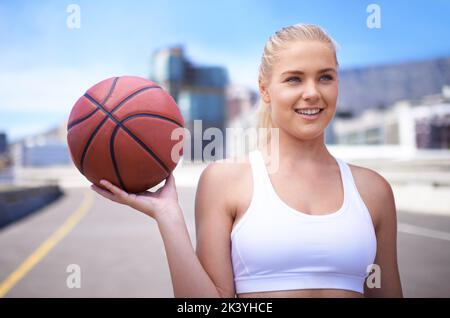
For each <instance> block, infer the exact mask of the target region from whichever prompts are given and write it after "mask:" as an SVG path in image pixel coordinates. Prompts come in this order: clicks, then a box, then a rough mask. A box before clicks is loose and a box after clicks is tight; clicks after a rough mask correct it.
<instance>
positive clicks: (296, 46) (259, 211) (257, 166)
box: [92, 24, 402, 297]
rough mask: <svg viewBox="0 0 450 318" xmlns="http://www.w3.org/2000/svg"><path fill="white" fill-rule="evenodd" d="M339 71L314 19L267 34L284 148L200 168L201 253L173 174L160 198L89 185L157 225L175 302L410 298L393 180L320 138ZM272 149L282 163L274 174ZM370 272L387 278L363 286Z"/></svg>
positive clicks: (270, 92) (264, 121) (272, 123)
mask: <svg viewBox="0 0 450 318" xmlns="http://www.w3.org/2000/svg"><path fill="white" fill-rule="evenodd" d="M337 68H338V62H337V59H336V47H335V44H334V41H333V40H332V39H331V38H330V37H329V36H328V35H327V34H326V33H325V31H324V30H323V29H321V28H320V27H318V26H315V25H307V24H298V25H293V26H289V27H286V28H283V29H281V30H280V31H278V32H276V33H275V34H274V35H273V36H272V37H271V38H270V39H269V40H268V42H267V43H266V46H265V48H264V53H263V56H262V60H261V66H260V73H259V88H260V94H261V100H262V104H261V126H262V127H265V128H274V129H278V139H277V145H278V147H277V148H273V149H270V147H268V145H263V147H262V148H261V149H259V150H255V151H252V152H251V153H250V155H249V156H248V157H246V160H245V161H244V162H241V163H236V162H235V163H233V162H229V163H225V162H215V163H212V164H210V165H209V166H208V167H207V168H206V169H205V170H204V171H203V173H202V175H201V177H200V181H199V184H198V188H197V194H196V199H195V216H196V220H195V223H196V235H197V248H196V249H195V250H194V248H193V246H192V244H191V241H190V239H189V235H188V231H187V228H186V224H185V221H184V218H183V212H182V210H181V208H180V206H179V204H178V198H177V190H176V186H175V180H174V178H173V176H172V175H170V176H169V177H168V179H167V180H166V183H165V185H164V186H163V187H162V188H160V189H159V190H158V191H156V192H155V193H150V192H146V193H142V194H138V195H135V194H128V193H125V192H124V191H122V190H121V189H119V188H117V187H116V186H114V185H112V184H111V183H109V182H107V181H103V182H102V184H103V186H104V187H105V188H106V189H108V190H109V191H105V190H104V189H101V188H99V187H96V186H92V188H93V189H94V190H95V191H96V192H98V193H99V194H101V195H103V196H104V197H106V198H108V199H110V200H113V201H115V202H118V203H121V204H126V205H129V206H130V207H132V208H135V209H136V210H139V211H141V212H143V213H145V214H147V215H149V216H151V217H152V218H154V219H155V220H156V221H157V224H158V226H159V230H160V232H161V235H162V238H163V241H164V245H165V249H166V254H167V258H168V263H169V267H170V273H171V278H172V283H173V290H174V295H175V297H235V296H238V297H363V296H366V297H402V288H401V283H400V277H399V271H398V265H397V250H396V240H397V239H396V233H397V230H396V209H395V202H394V198H393V194H392V190H391V187H390V185H389V184H388V182H387V181H386V180H385V179H384V178H382V177H381V176H380V175H379V174H377V173H376V172H374V171H371V170H369V169H366V168H363V167H358V166H354V165H349V164H347V163H345V162H344V161H342V160H340V159H338V158H335V157H333V156H332V155H331V154H330V153H329V152H328V150H327V148H326V146H325V143H324V131H325V128H326V127H327V125H328V124H329V123H330V121H331V120H332V118H333V116H334V114H335V112H336V100H337V96H338V72H337ZM275 149H276V151H277V153H274V151H275ZM275 156H277V160H278V169H276V171H274V172H273V173H268V169H267V165H268V164H270V163H271V161H272V160H273V159H274V158H275ZM374 264H375V266H374ZM371 268H374V269H375V271H376V273H375V272H374V279H375V280H376V279H377V278H378V280H379V281H378V282H376V281H374V282H372V284H367V280H368V276H369V272H370V270H371Z"/></svg>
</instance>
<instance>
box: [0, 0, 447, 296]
mask: <svg viewBox="0 0 450 318" xmlns="http://www.w3.org/2000/svg"><path fill="white" fill-rule="evenodd" d="M118 3H119V2H118ZM230 3H231V4H230V5H229V6H230V7H227V5H224V4H220V5H219V4H217V5H212V4H210V3H209V2H206V1H198V2H196V3H194V4H193V5H192V6H191V7H189V6H186V5H185V4H183V3H182V2H181V1H168V2H167V3H165V2H164V3H163V2H159V1H153V2H149V4H147V5H145V8H144V7H140V6H142V4H135V8H134V9H133V8H128V7H126V6H125V5H124V3H121V4H111V5H109V4H108V5H107V4H106V3H104V2H100V3H97V4H96V5H90V4H88V3H87V2H82V1H81V3H79V4H77V6H78V7H75V11H72V10H69V7H68V6H69V5H70V4H69V3H62V4H55V2H43V3H41V4H40V5H37V4H35V3H32V2H27V1H18V2H17V3H16V2H15V3H14V4H11V3H5V2H0V20H1V21H3V23H0V35H1V37H2V41H1V44H0V48H1V49H2V50H3V53H2V55H0V60H1V62H0V63H1V65H2V70H1V72H2V73H3V74H1V75H0V296H10V297H30V296H31V297H54V296H56V297H57V296H63V297H82V296H84V297H86V296H87V297H114V296H115V297H134V296H142V297H171V296H172V291H171V286H170V277H169V275H168V269H167V264H166V263H165V258H164V257H165V256H164V251H163V246H162V242H161V240H160V238H159V237H158V230H157V228H156V227H155V224H154V223H152V222H151V221H147V219H146V218H145V217H143V216H141V215H139V214H137V213H133V212H131V211H129V212H127V213H124V212H123V210H125V209H126V208H123V207H119V206H115V205H114V204H112V203H110V202H106V201H105V200H104V199H101V198H100V197H98V196H93V194H92V193H91V192H90V191H89V190H88V188H87V186H88V185H89V182H88V181H87V180H86V179H84V177H83V176H82V175H81V174H80V173H79V172H78V171H77V170H76V168H75V167H74V165H73V163H72V160H71V158H70V154H69V152H68V147H67V142H66V135H67V134H66V131H67V129H66V125H67V117H68V113H69V112H70V109H71V107H72V105H73V103H74V102H75V101H76V99H77V97H78V96H80V95H81V94H83V93H84V91H85V90H86V89H87V88H89V87H90V86H92V85H93V84H95V83H96V82H98V81H99V80H102V79H104V78H107V77H110V76H113V75H114V76H115V75H139V76H143V77H146V78H148V79H150V80H152V81H154V82H157V83H159V84H161V85H162V86H163V87H164V88H165V89H167V90H168V91H169V92H170V94H171V95H172V96H173V97H174V98H175V100H176V101H177V104H178V106H179V108H180V110H181V112H182V114H183V117H184V119H185V121H186V126H187V128H188V129H189V130H190V131H191V136H192V137H193V140H192V142H194V141H195V140H201V141H202V142H203V146H205V142H206V143H207V141H204V140H203V138H202V136H203V132H204V131H205V130H206V129H207V128H210V127H216V128H219V129H220V130H222V131H223V132H224V133H225V130H226V128H228V127H233V128H244V129H246V128H251V127H255V125H256V119H257V112H258V105H259V94H258V91H257V86H256V84H257V68H258V66H259V58H260V55H259V54H261V52H262V48H263V46H264V44H265V41H266V40H267V38H268V37H269V36H270V35H271V34H272V33H273V32H274V31H275V30H276V29H278V28H280V27H282V26H285V25H289V24H293V23H298V22H312V23H317V24H320V25H322V26H324V27H325V29H326V30H328V31H329V32H330V34H331V36H333V37H334V38H335V39H336V40H337V42H338V43H340V45H341V48H340V51H339V52H338V59H340V65H341V66H340V70H339V77H340V91H339V99H338V105H337V112H336V115H335V118H334V120H333V121H332V123H331V124H330V125H329V127H328V128H327V130H326V136H325V140H326V144H327V146H328V147H329V149H330V152H332V153H333V154H334V155H335V156H337V157H340V158H343V159H344V160H346V161H347V162H349V163H352V164H357V165H362V166H365V167H369V168H371V169H374V170H376V171H377V172H379V173H380V174H382V175H383V176H384V177H385V178H386V179H387V180H388V181H389V182H390V183H391V185H392V188H393V190H394V195H395V199H396V205H397V209H398V220H399V223H398V230H399V242H398V246H399V247H398V249H399V263H400V270H401V276H402V283H403V288H404V292H405V296H408V297H450V284H449V283H450V45H449V43H450V42H449V41H445V40H444V39H448V35H449V32H450V23H449V22H448V14H449V13H450V3H447V2H442V1H435V2H430V3H429V4H428V2H425V1H418V2H417V6H415V7H414V8H412V7H411V6H409V5H408V3H407V2H405V1H398V2H396V3H395V4H392V2H389V3H388V2H386V1H378V2H377V3H378V6H379V8H380V10H381V21H382V25H381V28H379V29H370V28H368V26H367V23H366V18H367V16H369V15H370V12H368V11H366V9H367V6H368V5H369V4H370V3H369V2H366V1H361V2H359V3H358V1H356V2H354V3H353V4H351V5H350V4H348V3H346V5H338V4H334V3H332V2H331V1H321V2H320V3H319V4H316V5H312V6H310V7H308V4H307V3H306V2H299V3H297V2H296V3H295V4H294V3H290V4H291V6H292V7H295V8H296V9H298V14H292V13H290V12H288V11H289V10H286V9H277V7H278V6H276V5H275V1H272V2H270V1H269V2H268V3H265V4H263V5H260V4H259V3H256V2H255V1H250V0H249V1H242V3H241V2H239V1H230ZM269 3H270V4H269ZM102 5H103V7H102ZM257 6H258V7H259V9H256V7H257ZM322 6H323V7H322ZM319 7H320V8H321V9H323V10H317V8H319ZM76 8H78V9H76ZM106 8H108V9H110V10H109V11H108V10H106ZM152 8H159V9H161V12H160V16H153V19H155V20H154V21H156V22H155V23H159V24H162V25H163V26H165V27H167V39H165V40H164V41H162V40H160V37H164V35H161V34H164V28H157V27H156V29H157V30H153V29H152V28H151V26H152V25H151V24H149V23H150V22H149V21H150V18H149V17H145V18H143V16H142V14H143V13H142V11H145V12H147V13H149V12H150V11H151V9H152ZM306 8H307V9H306ZM66 9H67V10H66ZM144 9H145V10H144ZM76 10H80V17H81V24H80V27H79V28H72V29H71V28H69V27H66V24H67V23H66V22H67V21H66V19H67V18H68V17H69V16H70V15H71V14H74V12H76ZM196 10H197V11H196ZM253 10H254V11H258V12H257V13H259V14H261V16H262V17H264V18H267V19H266V20H264V19H263V18H261V19H257V18H254V19H255V20H254V21H253V20H252V18H251V16H252V13H251V12H253ZM316 11H320V12H318V13H317V12H316ZM168 12H169V13H168ZM218 12H219V13H220V12H222V13H224V15H225V16H226V17H228V18H229V19H230V20H229V21H225V22H227V23H228V24H227V25H226V26H223V23H224V21H223V20H219V21H218V24H221V26H220V27H219V26H217V24H216V23H215V22H214V19H218V18H217V17H218V16H217V14H218ZM230 12H231V13H232V14H231V13H230ZM336 12H337V13H336ZM94 13H96V14H98V15H99V16H101V17H102V19H103V20H102V21H104V23H105V24H106V26H102V25H101V24H95V23H93V22H92V20H93V19H94V17H95V14H94ZM149 14H150V13H149ZM56 15H57V16H58V17H57V18H55V16H56ZM119 16H120V17H124V20H125V22H123V23H122V27H123V29H124V30H122V29H120V28H119V27H117V26H116V25H115V24H114V26H112V25H113V23H114V21H118V20H117V19H116V18H117V17H119ZM144 16H145V15H144ZM269 16H271V17H272V19H268V17H269ZM334 16H340V17H341V18H342V19H343V20H345V21H348V23H349V25H347V26H344V25H343V24H342V23H340V24H339V23H336V22H333V23H332V22H330V19H329V18H332V17H334ZM419 16H420V17H422V18H423V19H415V17H419ZM33 17H36V18H33ZM176 17H177V18H178V19H179V20H175V18H176ZM189 17H190V18H189ZM399 17H402V18H401V19H399ZM134 18H135V19H134ZM15 19H17V23H13V21H14V20H15ZM202 19H204V20H202ZM245 19H247V20H250V21H247V22H246V23H244V22H243V21H245ZM395 19H399V21H400V22H403V24H402V23H400V22H398V23H397V24H395V25H394V23H393V22H392V21H393V20H395ZM135 20H136V21H138V22H135ZM165 20H168V21H174V23H175V26H173V27H170V28H169V27H168V24H169V22H167V21H165ZM199 21H200V22H199ZM236 21H239V22H236ZM267 21H269V22H267ZM430 21H432V22H430ZM252 22H255V24H256V26H255V27H254V28H252ZM266 22H267V25H265V24H266ZM57 23H60V24H62V26H59V28H61V29H62V31H61V32H60V33H58V32H56V31H53V30H54V28H55V25H56V24H57ZM97 23H98V22H97ZM177 23H178V24H177ZM190 23H192V24H195V23H196V24H197V25H198V28H197V29H190V28H191V26H190ZM15 24H20V25H17V26H12V25H15ZM118 24H119V25H120V24H121V23H120V22H118ZM235 24H237V25H235ZM263 24H264V28H263V29H264V32H257V31H256V30H255V29H256V28H257V27H258V26H260V25H263ZM130 25H131V26H130ZM355 25H356V26H357V27H355ZM108 26H112V27H111V29H110V30H109V31H108V32H106V30H107V29H108V28H107V27H108ZM13 28H14V31H13ZM146 28H147V29H148V32H147V33H146V32H143V31H142V29H144V30H145V29H146ZM184 28H185V29H184ZM209 28H210V30H209ZM137 29H141V31H137V32H136V33H137V34H136V35H135V34H133V32H134V30H137ZM99 30H100V31H99ZM253 31H254V32H255V37H253V33H252V32H253ZM77 32H78V33H80V34H76V33H77ZM115 32H117V33H115ZM189 32H191V33H189ZM196 32H197V33H196ZM377 32H378V34H377ZM239 33H243V37H244V40H238V39H239V38H240V36H239ZM192 34H196V36H198V38H197V37H193V36H192ZM203 34H205V36H204V37H203V36H202V35H203ZM374 34H376V35H374ZM16 35H20V41H19V40H17V39H16V38H14V36H16ZM206 35H207V36H206ZM158 36H159V37H158ZM133 37H138V39H137V40H136V41H137V42H139V43H141V42H142V41H152V38H154V39H155V43H157V45H150V46H149V45H144V46H138V47H135V48H133V43H134V42H129V41H130V40H129V38H133ZM139 37H140V38H139ZM221 37H223V41H220V39H221ZM67 38H69V40H68V39H67ZM202 38H203V39H202ZM245 38H246V39H247V40H245ZM234 39H236V44H234ZM341 40H342V41H341ZM27 41H29V42H27ZM97 41H98V42H99V45H100V46H102V45H104V49H103V50H101V49H98V45H96V48H97V49H96V50H94V49H93V52H92V55H91V56H89V54H88V53H85V50H81V49H82V48H83V47H90V46H92V45H93V43H95V42H97ZM225 41H226V43H224V42H225ZM110 42H114V43H110ZM120 42H123V43H121V44H119V43H120ZM247 42H249V43H250V42H251V43H252V45H253V48H252V49H250V48H249V47H248V46H247V45H249V44H248V43H247ZM23 43H31V44H29V45H25V44H23ZM255 43H256V44H255ZM346 43H347V44H346ZM353 43H358V45H356V44H355V45H353ZM374 43H375V44H374ZM8 45H9V47H8ZM31 45H33V48H32V47H30V46H31ZM61 46H62V48H61ZM64 46H65V47H64ZM127 46H128V48H127ZM76 47H78V49H76ZM122 47H123V48H124V51H125V52H128V54H129V55H128V56H127V55H124V54H125V53H121V54H119V53H117V52H116V51H117V50H121V49H122ZM130 47H131V48H130ZM149 47H150V48H149ZM210 47H211V48H213V49H209V50H208V49H206V48H210ZM55 48H58V49H59V50H60V51H58V52H59V53H54V52H55V50H56V49H55ZM80 48H81V49H80ZM199 48H200V49H199ZM14 50H16V51H14ZM137 50H139V52H140V53H139V54H135V53H134V52H135V51H137ZM246 51H251V54H250V53H248V52H246ZM346 51H347V53H345V52H346ZM230 52H232V53H233V54H234V55H232V53H230ZM349 52H351V53H349ZM413 53H417V54H413ZM33 54H36V56H34V57H33ZM122 54H123V55H122ZM80 56H82V60H89V59H92V61H90V62H86V63H85V64H82V63H80V60H81V58H80ZM241 56H242V60H243V61H242V62H231V61H235V60H239V58H240V57H241ZM360 56H364V57H360ZM36 57H37V58H40V59H41V60H40V62H41V63H43V65H44V68H42V70H43V69H45V67H48V68H49V69H51V71H50V72H48V73H45V74H43V76H42V78H40V76H39V70H40V69H39V68H38V66H39V65H38V64H39V63H40V62H39V60H38V59H37V58H36ZM138 58H139V59H140V62H139V63H140V64H139V63H137V64H133V62H130V61H128V60H133V59H138ZM59 59H61V61H63V62H61V61H59V63H57V62H56V61H58V60H59ZM104 60H106V62H105V61H104ZM228 60H229V61H230V63H228ZM72 61H73V63H75V64H74V65H75V67H74V68H71V67H70V66H71V62H72ZM53 62H54V65H53V64H52V63H53ZM96 63H97V65H96ZM103 63H105V64H107V65H108V66H107V67H104V65H105V64H103ZM246 64H252V66H249V65H246ZM98 65H100V66H101V67H97V66H98ZM14 67H16V69H15V68H14ZM28 67H29V69H27V68H28ZM102 67H103V68H102ZM77 68H80V69H81V72H80V71H79V70H77ZM138 68H139V70H138ZM55 69H59V70H61V71H60V72H55V71H54V70H55ZM91 69H95V70H94V71H92V72H91V71H90V70H91ZM84 73H86V76H85V77H84V78H83V74H84ZM241 75H242V76H241ZM71 76H74V77H75V78H74V80H73V81H72V80H67V78H68V77H71ZM58 82H63V83H65V84H64V85H67V84H70V83H73V85H72V86H70V88H68V86H67V87H64V88H62V86H61V85H59V84H58ZM30 84H31V85H30ZM34 84H36V85H37V86H38V88H36V89H34V88H33V87H34V86H33V85H34ZM52 87H54V89H52ZM1 96H3V98H2V97H1ZM27 96H28V97H29V98H26V97H27ZM41 99H42V100H41ZM46 101H50V102H55V101H56V102H55V106H52V107H47V106H48V105H46V104H45V102H46ZM40 107H42V112H41V111H40ZM195 120H201V123H202V127H201V130H200V131H198V130H195V129H194V121H195ZM35 124H36V125H35ZM226 149H227V152H226V153H227V154H229V155H232V154H233V151H234V149H235V145H233V141H232V140H230V142H227V143H226ZM184 159H185V160H184V161H183V162H182V163H181V164H180V165H179V167H177V169H176V170H175V177H176V181H177V186H178V188H179V193H180V200H181V203H182V205H183V207H184V211H185V213H186V218H187V222H188V226H189V230H190V234H191V238H192V240H193V242H194V241H195V230H194V220H193V202H194V196H195V190H196V185H197V181H198V178H199V176H200V173H201V172H202V171H203V169H204V168H205V167H206V165H207V162H208V161H210V160H211V159H213V158H205V157H192V158H184ZM188 159H189V160H188ZM191 159H192V160H191ZM89 198H90V199H89ZM89 200H91V201H89ZM85 202H90V203H86V204H87V205H89V207H90V208H89V211H90V212H89V213H87V212H86V213H87V216H86V217H84V218H83V219H82V220H81V222H80V223H79V224H78V225H77V226H76V227H74V228H73V230H72V231H70V232H69V233H68V234H67V237H66V238H64V239H63V238H61V242H59V241H58V242H59V243H57V244H56V243H55V247H54V250H53V251H52V249H49V250H48V251H47V252H46V253H44V254H43V255H42V256H41V258H39V257H38V258H36V257H35V258H34V259H35V260H36V259H37V261H35V263H32V262H31V263H32V265H30V263H26V260H29V257H30V255H34V254H33V251H34V252H35V251H36V249H39V248H40V247H42V245H41V243H43V242H44V241H45V239H46V238H47V237H49V236H50V235H51V234H52V233H54V231H56V230H57V229H58V228H59V226H61V225H63V224H66V223H64V222H65V220H67V218H68V217H70V216H71V215H72V212H74V211H79V209H78V207H79V205H80V203H81V204H82V205H83V204H84V203H85ZM77 209H78V210H77ZM86 211H87V210H86ZM74 213H76V212H74ZM41 254H42V253H41ZM24 261H25V262H24ZM72 263H75V264H79V265H80V268H81V270H82V273H84V274H83V275H84V276H83V277H85V278H83V285H82V288H78V289H77V288H75V289H73V288H68V287H67V286H66V278H67V275H68V274H67V271H66V267H67V265H69V264H72ZM27 264H28V265H27ZM149 264H150V265H149ZM13 274H14V275H13ZM44 287H45V288H44Z"/></svg>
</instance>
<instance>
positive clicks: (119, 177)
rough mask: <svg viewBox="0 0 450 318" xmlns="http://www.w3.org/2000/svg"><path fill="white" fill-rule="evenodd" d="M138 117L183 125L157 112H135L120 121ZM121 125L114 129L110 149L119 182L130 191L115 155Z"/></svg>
mask: <svg viewBox="0 0 450 318" xmlns="http://www.w3.org/2000/svg"><path fill="white" fill-rule="evenodd" d="M136 117H154V118H161V119H165V120H168V121H170V122H172V123H174V124H176V125H179V126H181V125H180V124H178V123H177V122H176V121H174V120H172V119H170V118H167V117H164V116H161V115H155V114H134V115H131V116H128V117H127V118H125V119H124V120H122V121H121V122H120V123H121V124H123V123H124V122H126V121H128V120H130V119H133V118H136ZM120 127H121V126H119V125H117V126H116V127H115V128H114V131H113V133H112V135H111V139H110V144H109V151H110V153H111V159H112V162H113V166H114V171H115V172H116V175H117V178H118V179H119V183H120V185H121V187H122V189H124V190H125V191H127V192H128V189H127V187H126V186H125V182H124V181H123V179H122V175H121V174H120V170H119V166H118V165H117V160H116V155H115V152H114V139H115V138H116V135H117V132H118V131H119V128H120ZM149 150H150V148H149ZM155 155H156V154H155Z"/></svg>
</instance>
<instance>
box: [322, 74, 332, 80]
mask: <svg viewBox="0 0 450 318" xmlns="http://www.w3.org/2000/svg"><path fill="white" fill-rule="evenodd" d="M322 78H325V80H326V81H331V80H333V76H331V75H323V76H321V77H320V79H322Z"/></svg>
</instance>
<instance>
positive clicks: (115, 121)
mask: <svg viewBox="0 0 450 318" xmlns="http://www.w3.org/2000/svg"><path fill="white" fill-rule="evenodd" d="M180 127H181V128H183V127H184V120H183V117H182V115H181V113H180V110H179V109H178V106H177V104H176V103H175V101H174V100H173V98H172V96H170V94H168V93H167V92H166V91H165V90H164V89H162V88H161V87H160V86H159V85H157V84H155V83H153V82H151V81H149V80H146V79H144V78H140V77H135V76H121V77H113V78H109V79H106V80H104V81H101V82H100V83H98V84H96V85H94V86H93V87H91V88H90V89H89V90H88V91H87V92H86V93H85V94H84V95H83V96H81V97H80V98H79V99H78V101H77V102H76V103H75V105H74V106H73V108H72V111H71V113H70V116H69V121H68V125H67V142H68V145H69V149H70V154H71V156H72V160H73V162H74V164H75V166H76V167H77V168H78V170H79V171H80V172H81V173H82V174H83V175H84V176H85V177H86V178H87V179H88V180H89V181H91V182H92V183H94V184H96V185H98V186H100V184H99V182H100V180H101V179H107V180H109V181H111V182H112V183H114V184H115V185H117V186H119V187H121V188H122V189H124V190H125V191H127V192H132V193H138V192H142V191H145V190H147V189H149V188H151V187H153V186H155V185H157V184H158V183H160V182H161V181H162V180H164V179H165V178H167V176H168V175H169V174H170V173H171V172H172V171H173V170H174V169H175V167H176V165H177V163H178V160H179V157H180V156H181V155H182V154H183V148H182V138H183V135H181V137H179V139H178V140H176V139H175V138H174V140H172V138H171V135H172V132H173V130H174V129H176V128H180ZM177 144H178V145H177ZM175 145H177V147H178V148H179V151H178V153H177V156H174V157H175V158H172V156H171V153H172V148H173V147H174V146H175ZM174 149H175V150H176V149H177V148H174Z"/></svg>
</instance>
